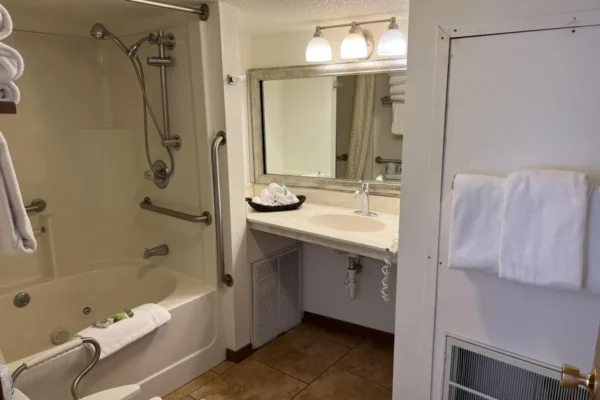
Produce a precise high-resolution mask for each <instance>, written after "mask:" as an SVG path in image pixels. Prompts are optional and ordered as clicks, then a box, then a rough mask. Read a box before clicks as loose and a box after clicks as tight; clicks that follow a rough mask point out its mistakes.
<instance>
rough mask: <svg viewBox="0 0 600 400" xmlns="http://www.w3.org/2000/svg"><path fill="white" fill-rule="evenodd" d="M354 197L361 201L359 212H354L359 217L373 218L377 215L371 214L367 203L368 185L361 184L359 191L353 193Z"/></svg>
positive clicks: (365, 183)
mask: <svg viewBox="0 0 600 400" xmlns="http://www.w3.org/2000/svg"><path fill="white" fill-rule="evenodd" d="M354 197H360V199H361V207H360V210H357V211H354V212H355V213H357V214H359V215H364V216H365V217H374V216H376V215H377V214H375V213H374V212H371V206H370V203H369V183H368V182H362V184H361V185H360V189H359V190H357V191H356V192H354Z"/></svg>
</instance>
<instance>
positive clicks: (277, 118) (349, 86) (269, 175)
mask: <svg viewBox="0 0 600 400" xmlns="http://www.w3.org/2000/svg"><path fill="white" fill-rule="evenodd" d="M405 72H406V70H405V60H385V61H372V62H368V61H367V62H362V63H361V62H358V63H352V64H333V65H323V66H316V67H313V66H308V67H290V68H272V69H263V70H252V71H250V85H251V87H250V90H251V114H252V127H253V141H254V161H255V162H254V167H255V182H257V183H269V182H278V183H285V184H286V185H288V186H304V187H320V188H325V189H337V190H356V188H358V185H359V182H360V181H372V182H373V184H372V185H371V192H373V193H380V194H387V195H399V193H400V175H401V172H402V137H403V129H404V128H403V127H404V121H403V112H404V93H405V89H404V88H405V82H406V79H405V78H406V74H405Z"/></svg>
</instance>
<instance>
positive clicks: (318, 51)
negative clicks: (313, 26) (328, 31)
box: [306, 36, 331, 62]
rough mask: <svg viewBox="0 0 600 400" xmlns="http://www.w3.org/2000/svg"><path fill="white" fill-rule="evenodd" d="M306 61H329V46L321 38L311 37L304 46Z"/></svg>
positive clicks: (325, 40)
mask: <svg viewBox="0 0 600 400" xmlns="http://www.w3.org/2000/svg"><path fill="white" fill-rule="evenodd" d="M306 61H311V62H318V61H331V45H330V44H329V42H328V41H327V39H325V38H324V37H322V36H315V37H313V38H312V39H311V40H310V42H308V46H306Z"/></svg>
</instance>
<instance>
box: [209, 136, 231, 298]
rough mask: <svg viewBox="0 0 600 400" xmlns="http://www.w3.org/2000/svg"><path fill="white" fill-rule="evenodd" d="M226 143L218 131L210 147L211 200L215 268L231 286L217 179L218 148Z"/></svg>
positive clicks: (219, 186) (226, 283)
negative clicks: (213, 213)
mask: <svg viewBox="0 0 600 400" xmlns="http://www.w3.org/2000/svg"><path fill="white" fill-rule="evenodd" d="M226 143H227V135H226V134H225V132H223V131H219V132H218V133H217V136H215V140H213V142H212V147H211V153H210V155H211V161H212V178H213V199H214V203H215V231H216V234H217V267H218V268H219V277H220V279H221V282H223V283H224V284H225V285H227V286H230V287H231V286H233V277H232V276H231V275H230V274H226V273H225V249H224V248H223V218H222V215H221V181H220V178H219V146H222V145H224V144H226Z"/></svg>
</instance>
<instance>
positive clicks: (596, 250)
mask: <svg viewBox="0 0 600 400" xmlns="http://www.w3.org/2000/svg"><path fill="white" fill-rule="evenodd" d="M588 243H589V245H588V246H587V285H586V287H587V288H588V290H590V291H591V292H592V293H598V294H600V246H598V243H600V187H595V188H594V189H592V194H591V195H590V216H589V220H588Z"/></svg>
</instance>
